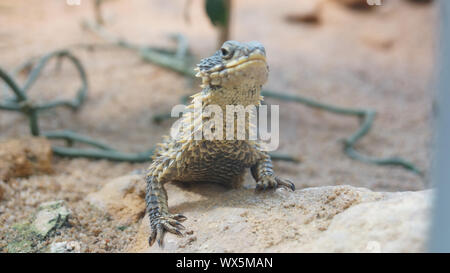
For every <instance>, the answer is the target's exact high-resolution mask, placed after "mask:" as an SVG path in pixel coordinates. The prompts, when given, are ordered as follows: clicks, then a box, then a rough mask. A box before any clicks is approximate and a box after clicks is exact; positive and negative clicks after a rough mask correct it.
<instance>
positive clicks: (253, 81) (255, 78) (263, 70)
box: [196, 41, 269, 88]
mask: <svg viewBox="0 0 450 273" xmlns="http://www.w3.org/2000/svg"><path fill="white" fill-rule="evenodd" d="M196 71H197V72H198V73H197V75H196V76H197V77H201V78H202V82H203V85H202V86H203V87H207V86H223V87H225V88H227V87H236V86H242V85H245V86H259V87H260V86H262V85H263V84H264V83H265V82H266V81H267V77H268V73H269V68H268V66H267V63H266V50H265V49H264V46H263V45H262V44H261V43H259V42H248V43H240V42H237V41H226V42H225V43H224V44H223V45H222V47H221V48H220V49H219V50H218V51H217V52H216V53H214V55H212V56H211V57H208V58H205V59H203V60H201V61H200V63H199V64H198V65H197V68H196Z"/></svg>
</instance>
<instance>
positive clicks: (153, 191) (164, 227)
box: [145, 173, 186, 247]
mask: <svg viewBox="0 0 450 273" xmlns="http://www.w3.org/2000/svg"><path fill="white" fill-rule="evenodd" d="M158 177H159V176H157V175H154V174H152V173H149V174H148V175H147V177H146V181H147V191H146V195H145V201H146V204H147V212H148V215H149V218H150V226H151V228H152V233H151V235H150V237H149V239H148V242H149V244H150V246H152V245H153V243H154V242H155V241H158V244H159V246H160V247H162V246H163V242H164V234H165V232H166V231H168V232H171V233H174V234H176V235H179V236H182V235H183V234H182V232H181V230H183V229H184V226H183V225H182V224H181V223H180V222H179V221H184V220H186V217H185V216H183V215H181V214H170V213H169V209H168V205H167V193H166V190H165V189H164V183H163V181H160V180H159V179H158Z"/></svg>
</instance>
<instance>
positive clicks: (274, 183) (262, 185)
mask: <svg viewBox="0 0 450 273" xmlns="http://www.w3.org/2000/svg"><path fill="white" fill-rule="evenodd" d="M279 187H285V188H288V189H290V190H292V191H295V185H294V183H292V182H291V181H290V180H288V179H284V178H280V177H277V176H273V175H267V176H264V177H263V178H261V179H260V180H259V181H257V182H256V191H265V190H267V189H277V188H279Z"/></svg>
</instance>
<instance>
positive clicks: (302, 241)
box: [127, 184, 432, 252]
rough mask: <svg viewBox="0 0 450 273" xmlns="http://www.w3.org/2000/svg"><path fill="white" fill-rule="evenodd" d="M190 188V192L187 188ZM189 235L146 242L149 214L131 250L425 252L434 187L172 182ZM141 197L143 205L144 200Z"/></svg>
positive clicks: (175, 206) (172, 198)
mask: <svg viewBox="0 0 450 273" xmlns="http://www.w3.org/2000/svg"><path fill="white" fill-rule="evenodd" d="M188 190H189V191H188ZM167 191H168V195H169V206H170V210H171V212H172V213H182V214H184V215H185V216H186V217H187V218H188V219H187V220H186V221H185V222H184V223H183V224H184V225H185V227H186V228H187V231H186V236H185V237H180V238H179V237H177V236H175V235H172V234H167V235H166V238H165V247H164V249H160V248H159V247H158V246H157V244H155V245H154V246H152V247H149V246H148V236H149V234H150V227H149V221H148V218H147V216H146V217H145V218H144V219H143V220H142V223H141V226H140V228H139V230H138V233H137V234H136V237H135V238H134V240H133V243H132V244H130V245H129V247H128V249H127V251H128V252H161V251H163V252H372V251H381V252H403V251H410V252H415V251H424V250H425V244H426V237H427V229H428V222H429V216H430V209H431V205H430V204H431V197H432V192H431V191H421V192H401V193H379V192H372V191H370V190H367V189H363V188H355V187H351V186H332V187H320V188H308V189H303V190H298V191H295V192H289V191H287V190H284V189H278V190H277V191H276V192H272V193H263V194H255V192H254V190H253V189H236V190H225V189H223V188H221V187H219V186H214V185H205V184H203V185H195V186H194V185H193V186H191V187H189V188H188V189H179V188H177V187H176V186H174V185H171V184H169V185H167ZM140 202H143V199H141V201H140Z"/></svg>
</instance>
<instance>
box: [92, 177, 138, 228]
mask: <svg viewBox="0 0 450 273" xmlns="http://www.w3.org/2000/svg"><path fill="white" fill-rule="evenodd" d="M144 197H145V184H144V182H143V179H142V176H140V175H128V176H123V177H119V178H116V179H113V180H112V181H111V182H109V183H108V184H106V185H105V186H104V187H103V188H102V189H101V190H100V191H98V192H94V193H91V194H89V195H88V196H87V197H86V200H87V201H88V202H89V203H90V204H91V205H93V206H95V207H96V208H98V209H101V210H104V211H106V212H107V213H109V214H110V215H111V216H113V217H114V218H115V219H117V220H119V221H121V222H123V224H130V223H132V222H135V221H137V220H139V219H140V218H142V217H143V216H144V211H145V203H144V202H143V200H144Z"/></svg>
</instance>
